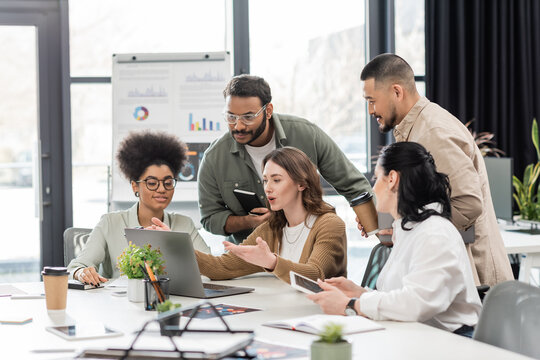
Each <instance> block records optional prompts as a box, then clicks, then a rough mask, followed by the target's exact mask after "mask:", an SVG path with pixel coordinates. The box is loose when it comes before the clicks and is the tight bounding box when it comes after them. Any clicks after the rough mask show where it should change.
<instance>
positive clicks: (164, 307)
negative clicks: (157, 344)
mask: <svg viewBox="0 0 540 360" xmlns="http://www.w3.org/2000/svg"><path fill="white" fill-rule="evenodd" d="M180 306H182V304H173V303H172V302H171V300H165V301H164V302H162V303H159V304H157V311H158V313H160V314H161V313H164V312H167V311H171V310H174V309H176V308H179V307H180ZM179 325H180V313H178V314H176V316H174V317H172V318H169V319H167V320H163V321H160V322H159V327H160V332H161V335H168V333H167V330H166V329H165V327H166V326H179Z"/></svg>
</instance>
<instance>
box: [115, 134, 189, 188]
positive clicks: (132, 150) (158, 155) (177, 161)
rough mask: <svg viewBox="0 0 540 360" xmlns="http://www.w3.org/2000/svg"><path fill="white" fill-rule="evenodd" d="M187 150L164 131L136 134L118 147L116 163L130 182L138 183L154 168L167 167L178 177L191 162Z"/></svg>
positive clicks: (182, 143) (128, 136)
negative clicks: (154, 166) (147, 171)
mask: <svg viewBox="0 0 540 360" xmlns="http://www.w3.org/2000/svg"><path fill="white" fill-rule="evenodd" d="M186 153H187V147H186V144H184V142H182V141H180V139H178V137H176V136H174V135H172V134H169V133H166V132H163V131H152V130H143V131H132V132H130V133H129V134H128V135H127V136H126V137H125V138H124V139H123V140H122V142H120V145H119V146H118V152H117V153H116V159H117V160H118V166H119V167H120V170H121V171H122V173H123V174H124V176H125V177H126V178H128V179H129V180H130V181H137V180H139V178H140V177H141V176H142V174H143V173H144V172H145V171H146V169H147V168H148V167H149V166H151V165H158V166H160V165H167V166H168V167H169V168H170V169H171V171H172V172H173V176H174V177H176V176H178V174H179V173H180V171H181V170H182V167H183V166H184V164H185V162H186V159H187V154H186Z"/></svg>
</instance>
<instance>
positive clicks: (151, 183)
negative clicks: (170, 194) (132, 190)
mask: <svg viewBox="0 0 540 360" xmlns="http://www.w3.org/2000/svg"><path fill="white" fill-rule="evenodd" d="M135 182H136V183H137V184H138V183H142V182H144V183H146V188H147V189H148V190H150V191H156V190H157V189H159V183H160V182H161V183H163V187H164V188H165V190H172V189H174V188H175V187H176V182H177V179H173V178H169V179H163V180H158V179H154V178H148V179H144V180H139V181H135Z"/></svg>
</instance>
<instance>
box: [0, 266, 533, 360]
mask: <svg viewBox="0 0 540 360" xmlns="http://www.w3.org/2000/svg"><path fill="white" fill-rule="evenodd" d="M218 283H223V284H234V285H239V286H249V287H254V288H255V289H256V290H255V292H253V293H250V294H243V295H237V296H231V297H224V298H217V299H214V300H213V303H214V304H218V303H226V304H231V305H240V306H248V307H255V308H260V309H263V311H256V312H250V313H245V314H241V315H233V316H227V317H226V321H227V322H228V323H229V325H230V326H231V327H232V328H242V329H245V328H251V329H255V334H256V338H257V339H259V340H261V341H267V342H273V343H280V344H285V345H289V346H295V347H300V348H304V349H308V348H309V345H310V343H311V342H312V341H313V340H314V339H315V338H316V336H314V335H309V334H303V333H297V332H292V331H290V330H281V329H274V328H269V327H266V326H261V324H262V323H264V322H266V321H269V320H279V319H286V318H292V317H298V316H304V315H311V314H318V313H321V311H320V309H319V307H318V306H317V305H315V304H313V303H312V302H311V301H309V300H308V299H306V298H305V296H304V295H303V294H301V293H300V292H297V291H296V290H294V289H292V288H291V287H290V286H288V285H287V284H285V283H283V282H281V281H279V280H278V279H276V278H275V277H273V276H270V275H268V274H262V275H258V276H250V277H246V278H242V279H237V280H231V281H222V282H218ZM16 286H17V287H19V288H21V289H23V290H26V291H28V292H32V293H35V292H39V291H41V290H42V288H43V287H42V284H41V283H21V284H16ZM111 293H112V290H109V289H97V290H89V291H80V290H69V291H68V305H67V314H68V317H69V318H70V320H71V321H75V320H76V321H78V322H84V321H96V319H97V320H100V321H103V322H104V323H105V324H106V325H109V326H110V327H112V328H115V329H118V330H121V331H123V332H124V334H128V335H124V336H122V337H118V338H109V339H94V340H84V341H66V340H63V339H61V338H60V337H57V336H56V335H54V334H51V333H49V332H47V331H45V330H44V327H45V326H46V325H52V324H54V319H51V318H50V317H49V316H48V315H47V312H46V309H45V300H43V299H33V300H11V299H9V298H5V297H4V298H0V309H2V310H1V311H2V312H8V313H23V314H26V315H29V316H32V317H33V318H34V321H33V322H31V323H29V324H26V325H0V339H2V341H1V343H2V345H1V348H0V354H1V355H2V356H0V357H1V358H5V359H7V358H20V359H59V358H69V357H70V356H71V357H72V356H73V354H74V353H64V354H61V353H55V354H43V353H41V354H35V353H32V352H31V350H32V349H47V348H75V349H78V350H81V349H84V348H90V347H105V346H107V345H109V346H112V345H116V346H121V345H123V344H125V343H127V342H129V340H130V339H131V336H132V335H130V334H132V333H133V331H135V330H137V329H138V328H140V327H141V326H142V324H144V323H145V322H146V321H147V320H150V319H152V318H154V317H155V316H156V313H155V312H149V311H144V310H143V305H142V303H132V302H129V301H128V300H127V298H126V297H114V296H111ZM173 301H175V302H181V303H182V304H183V305H189V304H193V303H196V302H198V301H199V300H197V299H192V298H184V297H176V296H174V297H173ZM211 321H214V319H212V320H200V322H201V323H202V322H207V323H204V325H205V326H206V325H210V324H211ZM57 323H58V321H57ZM380 323H381V324H382V325H383V326H384V327H385V330H382V331H374V332H369V333H363V334H356V335H352V336H349V337H348V339H349V340H350V341H352V342H353V354H354V356H353V357H354V358H358V359H360V358H364V359H369V358H373V359H375V358H376V359H430V360H432V359H456V358H460V359H480V358H484V359H487V358H489V359H492V360H496V359H505V360H506V359H525V358H526V357H523V356H520V355H518V354H515V353H512V352H509V351H506V350H503V349H499V348H496V347H493V346H490V345H487V344H484V343H480V342H477V341H474V340H471V339H467V338H464V337H461V336H458V335H454V334H452V333H448V332H446V331H442V330H438V329H435V328H432V327H430V326H427V325H423V324H420V323H400V322H389V321H385V322H380ZM7 355H9V356H7Z"/></svg>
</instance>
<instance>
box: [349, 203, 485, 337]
mask: <svg viewBox="0 0 540 360" xmlns="http://www.w3.org/2000/svg"><path fill="white" fill-rule="evenodd" d="M427 207H429V208H433V209H436V210H439V209H440V208H441V206H440V205H439V204H430V205H428V206H427ZM392 226H393V228H394V237H393V238H394V247H393V249H392V252H391V253H390V257H389V258H388V261H387V262H386V264H385V265H384V267H383V269H382V271H381V273H380V275H379V278H378V280H377V290H374V291H369V292H367V293H364V294H362V296H360V299H359V300H360V310H361V311H362V312H363V313H364V314H366V315H367V316H368V317H370V318H372V319H375V320H398V321H419V322H423V323H425V324H428V325H431V326H434V327H437V328H440V329H443V330H449V331H454V330H456V329H458V328H460V327H461V326H462V325H469V326H474V325H476V323H477V322H478V316H479V314H480V311H481V309H482V304H481V302H480V298H479V296H478V291H477V290H476V286H475V284H474V279H473V275H472V270H471V265H470V262H469V258H468V255H467V251H466V250H465V245H464V243H463V240H462V238H461V235H460V234H459V232H458V231H457V229H456V228H455V226H454V225H453V224H452V223H451V222H450V221H449V220H447V219H445V218H443V217H441V216H430V217H429V218H428V219H427V220H425V221H422V222H421V223H411V222H409V223H407V225H406V227H407V228H411V227H412V230H409V231H404V230H403V229H402V228H401V219H398V220H395V221H394V223H393V225H392Z"/></svg>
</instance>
